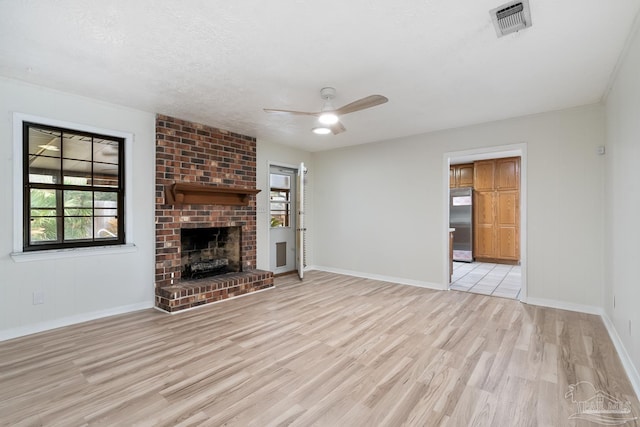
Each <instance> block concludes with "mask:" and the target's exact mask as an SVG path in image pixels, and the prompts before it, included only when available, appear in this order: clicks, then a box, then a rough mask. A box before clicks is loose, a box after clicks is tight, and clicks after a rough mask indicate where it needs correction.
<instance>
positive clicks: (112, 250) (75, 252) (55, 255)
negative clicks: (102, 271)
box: [11, 243, 138, 262]
mask: <svg viewBox="0 0 640 427" xmlns="http://www.w3.org/2000/svg"><path fill="white" fill-rule="evenodd" d="M137 250H138V247H137V246H136V245H134V244H132V243H130V244H126V245H121V246H96V247H93V248H73V249H52V250H43V251H37V252H13V253H11V258H12V259H13V262H29V261H46V260H52V259H61V258H77V257H84V256H97V255H111V254H126V253H132V252H137Z"/></svg>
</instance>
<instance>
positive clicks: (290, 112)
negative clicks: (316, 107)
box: [264, 108, 320, 116]
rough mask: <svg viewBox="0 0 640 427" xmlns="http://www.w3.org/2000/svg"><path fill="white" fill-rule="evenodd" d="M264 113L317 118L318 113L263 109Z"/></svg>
mask: <svg viewBox="0 0 640 427" xmlns="http://www.w3.org/2000/svg"><path fill="white" fill-rule="evenodd" d="M264 111H265V112H266V113H280V114H292V115H296V116H317V115H318V114H320V113H309V112H307V111H292V110H274V109H272V108H264Z"/></svg>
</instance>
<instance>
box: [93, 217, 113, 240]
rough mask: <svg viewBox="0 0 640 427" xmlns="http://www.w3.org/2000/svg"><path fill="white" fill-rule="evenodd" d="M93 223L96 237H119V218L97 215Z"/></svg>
mask: <svg viewBox="0 0 640 427" xmlns="http://www.w3.org/2000/svg"><path fill="white" fill-rule="evenodd" d="M93 225H94V228H95V230H96V238H98V239H113V238H117V237H118V218H116V217H115V216H111V217H96V218H95V219H94V221H93Z"/></svg>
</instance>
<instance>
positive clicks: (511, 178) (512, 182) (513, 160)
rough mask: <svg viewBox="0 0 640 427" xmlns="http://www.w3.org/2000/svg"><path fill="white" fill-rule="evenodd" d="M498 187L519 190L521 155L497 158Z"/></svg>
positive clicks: (498, 188)
mask: <svg viewBox="0 0 640 427" xmlns="http://www.w3.org/2000/svg"><path fill="white" fill-rule="evenodd" d="M495 174H496V182H495V184H496V189H497V190H517V189H518V188H520V157H508V158H506V159H498V160H496V172H495Z"/></svg>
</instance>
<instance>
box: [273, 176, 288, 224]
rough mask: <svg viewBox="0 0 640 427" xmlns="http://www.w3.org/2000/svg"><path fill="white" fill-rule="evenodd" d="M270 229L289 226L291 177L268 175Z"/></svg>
mask: <svg viewBox="0 0 640 427" xmlns="http://www.w3.org/2000/svg"><path fill="white" fill-rule="evenodd" d="M269 178H270V181H271V183H270V187H271V188H270V192H269V199H270V204H271V206H270V209H271V227H290V226H291V177H289V176H288V175H280V174H275V173H272V174H271V175H270V177H269Z"/></svg>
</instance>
